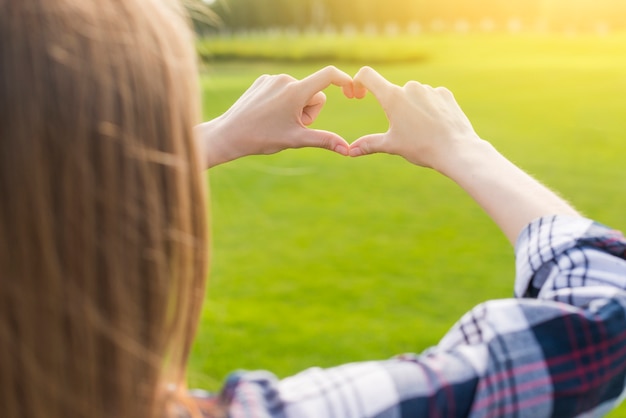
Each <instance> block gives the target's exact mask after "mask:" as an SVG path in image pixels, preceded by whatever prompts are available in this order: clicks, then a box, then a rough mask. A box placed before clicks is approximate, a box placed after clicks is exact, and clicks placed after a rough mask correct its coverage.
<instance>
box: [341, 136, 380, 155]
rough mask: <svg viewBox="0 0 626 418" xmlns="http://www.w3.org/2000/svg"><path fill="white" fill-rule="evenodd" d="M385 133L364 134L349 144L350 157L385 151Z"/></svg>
mask: <svg viewBox="0 0 626 418" xmlns="http://www.w3.org/2000/svg"><path fill="white" fill-rule="evenodd" d="M386 142H387V134H371V135H365V136H362V137H361V138H359V139H357V140H356V141H354V142H353V143H352V144H351V145H350V157H360V156H361V155H368V154H374V153H377V152H386V150H385V144H386Z"/></svg>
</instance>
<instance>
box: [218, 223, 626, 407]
mask: <svg viewBox="0 0 626 418" xmlns="http://www.w3.org/2000/svg"><path fill="white" fill-rule="evenodd" d="M516 260H517V278H516V283H515V294H516V298H514V299H505V300H492V301H488V302H485V303H483V304H480V305H478V306H477V307H475V308H474V309H473V310H471V311H470V312H468V313H467V314H465V315H464V316H463V317H462V318H461V320H460V321H459V322H458V323H457V324H456V325H454V327H453V328H452V329H451V330H450V331H449V332H448V334H446V335H445V336H444V338H443V339H442V340H441V342H440V343H439V344H438V345H437V346H436V347H433V348H430V349H428V350H427V351H426V352H424V353H422V354H421V355H403V356H399V357H397V358H394V359H390V360H386V361H372V362H363V363H353V364H346V365H343V366H339V367H335V368H330V369H319V368H313V369H309V370H306V371H304V372H302V373H300V374H297V375H295V376H292V377H289V378H286V379H284V380H278V379H277V378H276V377H275V376H274V375H272V374H270V373H268V372H240V373H235V374H233V375H231V377H230V378H229V380H228V382H227V384H226V386H225V388H224V391H223V393H222V395H221V396H222V399H223V400H224V401H226V402H227V403H228V404H229V413H230V416H231V417H232V418H240V417H241V418H244V417H245V418H248V417H249V418H252V417H254V418H269V417H276V418H278V417H280V418H289V417H297V418H308V417H310V418H323V417H335V418H350V417H380V418H383V417H384V418H396V417H397V418H400V417H465V416H472V417H522V416H523V417H533V418H535V417H550V416H551V417H574V416H584V417H590V416H601V415H604V414H605V413H607V412H608V411H610V410H611V409H612V408H614V407H615V406H617V405H618V404H619V402H620V401H621V398H622V395H623V394H624V382H625V378H626V291H625V289H626V241H625V240H624V238H623V236H622V234H621V233H620V232H617V231H612V230H610V229H608V228H606V227H604V226H601V225H599V224H597V223H594V222H593V221H591V220H588V219H582V218H568V217H561V216H554V217H545V218H542V219H539V220H537V221H535V222H533V223H531V224H530V225H528V226H527V227H526V228H525V229H524V231H523V232H522V233H521V235H520V237H519V239H518V242H517V245H516Z"/></svg>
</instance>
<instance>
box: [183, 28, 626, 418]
mask: <svg viewBox="0 0 626 418" xmlns="http://www.w3.org/2000/svg"><path fill="white" fill-rule="evenodd" d="M625 44H626V38H625V37H623V36H616V37H606V38H595V37H585V38H582V37H580V38H556V37H550V38H547V37H546V38H541V37H485V36H465V37H423V38H420V41H419V49H420V50H421V51H423V52H424V53H425V54H426V55H427V56H428V57H429V59H428V60H426V61H423V62H420V63H412V64H403V65H397V64H385V65H377V66H376V68H377V69H378V70H379V71H380V72H381V73H382V74H383V75H385V76H386V77H388V78H389V79H390V80H391V81H393V82H395V83H398V84H403V83H404V82H406V81H408V80H410V79H416V80H419V81H422V82H424V83H428V84H431V85H445V86H447V87H449V88H450V89H451V90H452V91H453V92H455V95H456V97H457V99H458V101H459V102H460V104H461V106H462V107H463V108H464V110H465V111H466V113H467V114H468V116H469V117H470V119H471V120H472V121H473V123H474V126H475V128H476V129H477V131H478V132H479V134H481V136H483V137H484V138H486V139H489V140H490V141H491V142H492V143H493V144H494V145H495V146H496V147H497V148H498V149H500V150H501V151H502V152H503V153H504V154H505V155H508V156H510V157H511V158H512V160H513V161H515V162H516V163H518V164H520V165H521V166H522V167H523V168H525V169H527V170H528V171H530V172H531V173H533V174H534V175H536V176H537V177H538V178H539V179H542V180H543V181H545V182H546V183H547V184H548V185H550V186H551V187H553V188H555V189H557V190H559V191H561V192H562V193H563V195H564V196H566V197H568V198H569V199H571V201H572V202H574V203H575V204H576V206H577V207H578V208H579V209H580V210H581V211H582V212H584V213H586V214H588V216H590V217H593V218H595V219H597V220H599V221H601V222H603V223H605V224H608V225H611V226H614V227H616V228H619V229H622V230H625V229H626V218H624V211H623V208H624V206H626V193H624V187H625V186H626V170H624V164H623V161H624V155H626V140H625V138H626V137H625V134H624V131H625V125H624V118H623V115H624V106H625V102H624V99H623V98H624V97H626V79H625V76H624V74H626V56H625V55H624V54H623V53H622V51H623V50H624V49H623V47H624V45H625ZM280 45H281V44H280V43H279V42H274V50H275V51H276V53H277V54H281V53H282V47H281V46H280ZM359 47H360V49H362V50H366V49H367V48H368V47H369V44H368V43H367V42H365V41H363V44H362V45H360V46H359ZM396 47H397V46H396V45H394V44H393V43H391V44H389V49H390V50H393V49H395V48H396ZM329 63H332V62H329ZM318 68H319V65H315V66H312V65H310V64H297V63H290V64H286V63H271V62H256V63H255V62H252V63H245V64H242V63H238V62H235V63H215V64H213V65H211V66H209V68H208V69H207V70H206V72H205V73H204V74H203V78H202V82H203V91H204V96H203V98H204V109H205V116H206V117H207V118H210V117H212V116H215V115H218V114H220V113H221V112H223V111H225V110H226V109H227V108H228V106H230V105H231V104H232V103H233V102H234V101H235V100H236V98H237V97H238V96H239V95H240V94H241V93H243V91H244V90H245V89H246V88H247V87H248V86H249V85H250V84H251V83H252V81H253V80H254V79H255V78H256V77H257V76H258V75H260V74H263V73H270V74H272V73H289V74H292V75H294V76H295V77H304V76H306V75H308V74H310V73H311V72H313V71H315V70H317V69H318ZM341 68H342V69H344V70H345V71H347V72H349V73H352V74H354V73H355V72H356V70H357V69H358V66H356V65H342V66H341ZM326 93H327V95H328V103H327V106H326V108H325V109H324V111H323V112H322V114H321V115H320V118H319V121H318V122H316V125H315V126H316V127H318V128H323V129H331V130H334V131H336V132H338V133H340V134H341V135H343V136H344V137H345V138H346V139H347V140H348V141H353V140H355V139H356V138H358V137H359V136H361V135H364V134H366V133H372V132H380V131H385V130H386V129H387V122H386V119H385V117H384V114H383V113H382V111H381V110H380V108H379V106H378V105H377V104H376V102H375V101H374V100H373V99H372V97H371V96H368V97H367V98H366V99H364V100H362V101H356V100H347V99H346V98H344V97H343V96H342V95H341V92H340V91H339V89H338V88H335V87H331V88H329V89H328V90H327V91H326ZM209 179H210V186H211V195H212V213H211V216H212V222H213V230H212V234H213V246H214V248H213V252H212V272H211V278H210V286H209V292H208V295H207V301H206V306H205V309H204V312H203V316H202V325H201V329H200V332H199V335H198V339H197V343H196V346H195V350H194V353H193V356H192V362H191V369H190V378H191V384H192V386H202V387H205V388H209V389H217V388H218V387H219V384H220V382H221V381H222V380H223V378H224V376H225V375H226V374H227V373H228V372H229V371H232V370H234V369H238V368H245V369H269V370H272V371H274V372H276V373H277V374H278V375H279V376H286V375H289V374H293V373H296V372H298V371H300V370H302V369H304V368H307V367H311V366H322V367H324V366H332V365H337V364H340V363H344V362H350V361H358V360H366V359H380V358H388V357H390V356H392V355H394V354H398V353H402V352H408V351H413V352H420V351H422V350H423V349H425V348H426V347H428V346H430V345H432V344H436V343H437V341H438V340H439V338H441V337H442V336H443V334H444V333H445V332H446V331H447V329H449V328H450V326H452V324H453V323H454V322H455V321H456V320H457V319H458V318H459V317H460V316H461V315H462V314H463V313H464V312H465V311H467V310H468V309H471V308H472V307H473V306H474V305H475V304H477V303H480V302H481V301H484V300H487V299H490V298H504V297H510V296H511V294H512V284H513V276H514V260H513V253H512V250H511V248H510V246H509V244H508V243H507V242H506V240H505V239H504V237H503V236H502V234H501V233H500V232H499V231H498V230H497V228H496V227H495V226H494V225H493V224H492V222H491V221H490V220H489V219H488V218H487V216H486V215H484V214H483V213H482V212H481V210H480V209H479V208H478V207H477V206H476V205H475V203H473V202H472V201H471V199H469V198H468V197H467V196H466V195H465V194H464V193H463V192H462V191H461V190H459V188H458V187H457V186H456V185H454V184H453V183H452V182H450V181H449V180H447V179H444V178H441V177H440V176H438V175H436V174H435V173H433V172H431V171H428V170H425V169H420V168H417V167H414V166H411V165H410V164H408V163H406V162H405V161H403V160H402V159H400V158H398V157H392V156H383V155H376V156H369V157H363V158H360V159H349V158H343V157H340V156H337V155H335V154H332V153H329V152H326V151H322V150H294V151H287V152H283V153H280V154H277V155H273V156H265V157H248V158H244V159H241V160H239V161H235V162H232V163H228V164H225V165H223V166H218V167H216V168H214V169H213V170H211V172H210V173H209ZM612 416H613V417H617V416H626V411H624V409H622V410H621V411H617V412H615V413H614V414H613V415H612Z"/></svg>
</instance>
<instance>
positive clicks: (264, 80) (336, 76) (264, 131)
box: [196, 66, 353, 168]
mask: <svg viewBox="0 0 626 418" xmlns="http://www.w3.org/2000/svg"><path fill="white" fill-rule="evenodd" d="M331 84H333V85H336V86H340V87H342V89H343V92H344V94H345V95H346V97H348V98H352V97H353V86H352V77H350V76H349V75H348V74H346V73H344V72H342V71H340V70H338V69H337V68H335V67H332V66H330V67H326V68H323V69H322V70H320V71H318V72H316V73H314V74H312V75H310V76H308V77H306V78H304V79H302V80H296V79H295V78H293V77H291V76H289V75H286V74H282V75H275V76H269V75H263V76H261V77H259V78H258V79H257V80H256V81H255V82H254V83H253V84H252V86H250V88H248V90H247V91H246V92H245V93H244V94H243V95H242V96H241V97H240V98H239V100H237V102H236V103H235V104H234V105H233V106H232V107H231V108H230V109H229V110H228V111H227V112H226V113H224V114H223V115H222V116H220V117H218V118H216V119H213V120H211V121H209V122H206V123H203V124H201V125H198V126H197V127H196V135H197V139H198V143H199V148H200V152H201V153H202V157H203V161H204V163H205V168H210V167H213V166H215V165H218V164H222V163H225V162H228V161H232V160H235V159H237V158H240V157H243V156H246V155H253V154H273V153H276V152H279V151H282V150H284V149H287V148H303V147H317V148H325V149H328V150H331V151H335V152H337V153H339V154H342V155H348V147H349V145H348V143H347V142H346V141H345V140H344V139H343V138H342V137H340V136H339V135H337V134H335V133H333V132H328V131H322V130H314V129H309V128H307V126H309V125H310V124H312V123H313V122H314V121H315V119H316V118H317V116H318V115H319V113H320V111H321V110H322V108H323V106H324V104H325V103H326V96H325V95H324V93H323V91H322V90H324V89H325V88H327V87H328V86H330V85H331Z"/></svg>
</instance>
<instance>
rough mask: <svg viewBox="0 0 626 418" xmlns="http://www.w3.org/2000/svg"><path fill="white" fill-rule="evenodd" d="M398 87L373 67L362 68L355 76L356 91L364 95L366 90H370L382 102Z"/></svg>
mask: <svg viewBox="0 0 626 418" xmlns="http://www.w3.org/2000/svg"><path fill="white" fill-rule="evenodd" d="M397 87H398V86H396V85H395V84H393V83H391V82H389V81H387V79H386V78H385V77H383V76H382V75H380V74H378V72H376V70H374V69H373V68H371V67H363V68H361V69H360V70H359V72H358V73H357V74H356V76H354V91H355V92H356V94H357V95H360V96H364V95H365V91H364V90H369V91H371V92H372V94H373V95H374V96H375V97H376V98H377V99H378V101H379V102H381V103H382V102H383V101H385V100H386V97H387V95H388V94H389V92H390V91H391V90H392V89H394V88H397Z"/></svg>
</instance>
